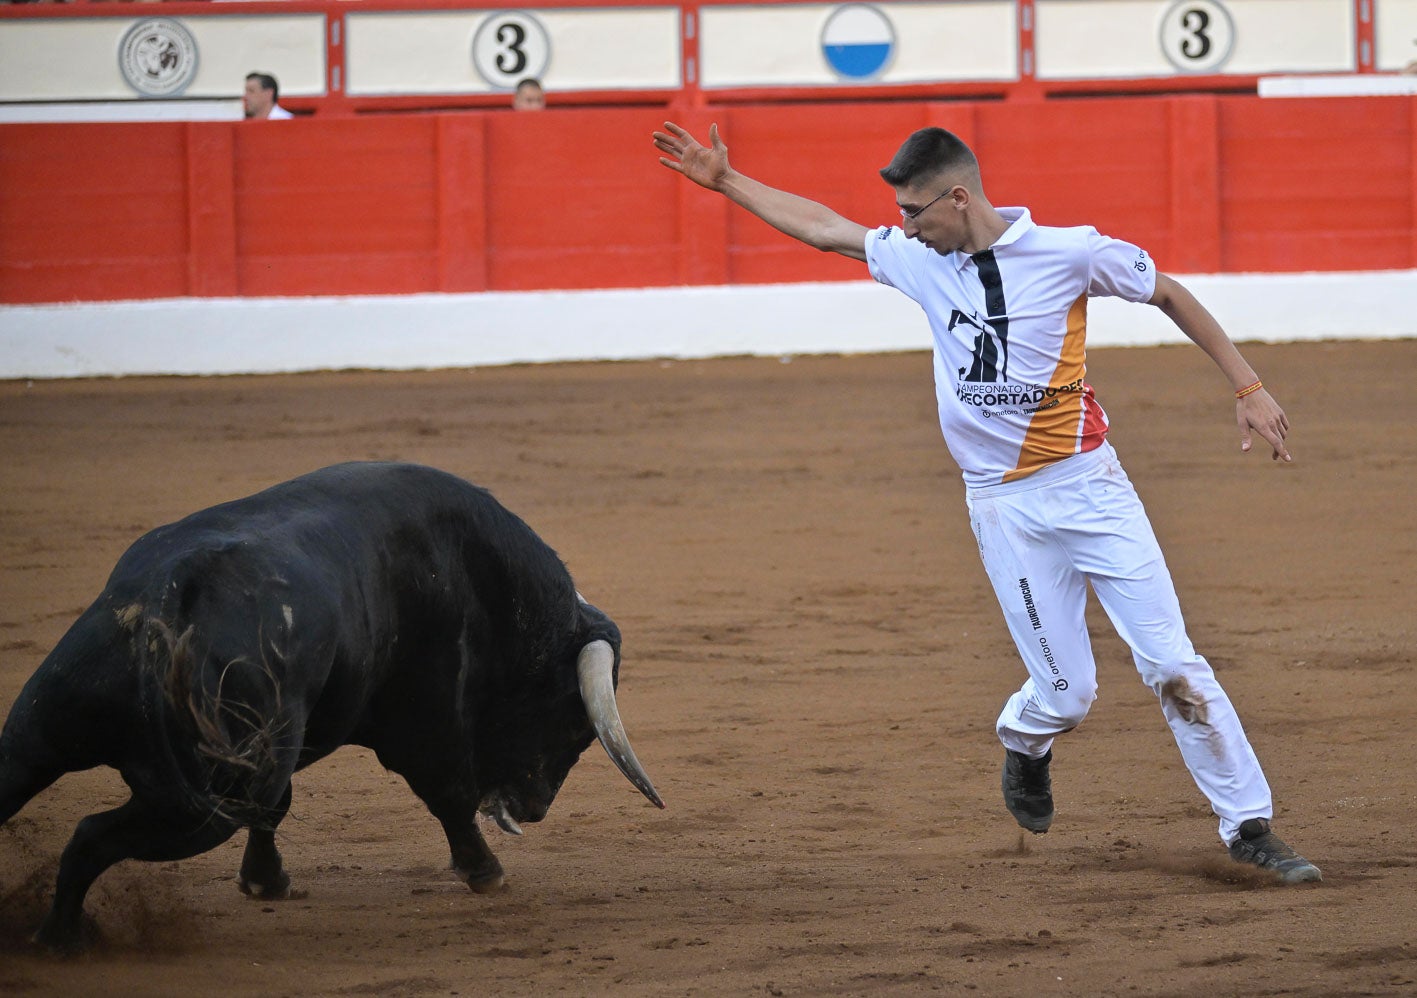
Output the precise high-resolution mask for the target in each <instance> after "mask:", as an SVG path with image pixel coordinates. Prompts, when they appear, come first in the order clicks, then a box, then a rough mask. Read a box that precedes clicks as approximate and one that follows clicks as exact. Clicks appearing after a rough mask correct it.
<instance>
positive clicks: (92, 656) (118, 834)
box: [0, 463, 664, 949]
mask: <svg viewBox="0 0 1417 998" xmlns="http://www.w3.org/2000/svg"><path fill="white" fill-rule="evenodd" d="M619 665H620V632H619V629H618V628H616V626H615V624H614V622H613V621H611V620H610V618H609V617H607V616H606V615H605V614H604V613H602V612H601V611H599V610H597V609H596V608H595V607H593V606H591V605H590V604H589V603H587V602H585V601H584V600H583V599H582V598H581V597H580V595H579V594H578V593H577V592H576V589H575V585H574V583H573V582H572V580H571V576H570V574H569V573H568V572H567V571H566V568H565V566H564V565H563V564H562V563H561V560H560V559H559V558H558V557H557V555H556V553H555V552H554V551H552V550H551V549H550V548H549V547H548V546H547V545H546V544H545V543H544V542H543V541H542V540H541V539H540V538H539V537H538V536H537V535H536V534H535V533H534V532H533V531H532V530H531V528H530V527H528V526H527V525H526V524H525V523H524V522H523V521H522V520H520V519H519V518H518V517H516V516H515V515H513V514H512V513H510V512H509V511H507V510H506V509H505V508H504V507H502V506H501V505H500V504H499V503H498V502H497V501H496V500H495V499H493V498H492V496H491V495H490V494H489V493H487V492H485V491H484V490H482V489H479V488H477V487H475V486H473V485H470V484H468V483H467V482H465V481H463V480H461V479H459V478H456V477H454V476H452V475H449V474H446V473H444V472H441V471H436V470H434V469H431V468H424V467H419V466H417V465H408V464H363V463H357V464H344V465H337V466H335V467H331V468H325V469H323V470H321V471H316V472H314V473H312V474H309V475H305V476H304V477H301V478H297V479H294V480H293V481H289V482H285V483H283V484H281V485H277V486H275V487H273V488H270V489H267V490H266V491H264V492H261V493H258V494H257V495H254V496H250V497H248V498H245V499H240V500H237V501H235V502H229V503H225V504H223V505H220V506H215V507H213V508H211V509H207V510H203V511H201V512H198V513H194V514H193V515H191V516H189V517H187V518H185V519H183V520H181V521H179V522H177V523H174V524H170V525H168V526H165V527H159V528H157V529H156V530H153V531H151V532H150V533H148V534H146V535H145V536H144V537H142V538H140V539H139V540H138V541H137V542H136V543H134V544H133V546H132V547H131V548H129V549H128V551H127V552H125V553H124V554H123V556H122V557H121V558H120V559H119V560H118V564H117V566H116V567H115V568H114V570H113V574H112V575H111V576H110V578H109V580H108V584H107V586H106V587H105V588H104V590H103V592H102V593H101V594H100V595H99V597H98V599H96V600H95V601H94V602H93V604H92V605H91V606H90V607H89V608H88V609H87V610H85V611H84V613H83V614H82V615H81V616H80V617H79V619H78V620H77V621H76V622H75V623H74V625H73V626H72V627H71V628H70V629H69V631H68V632H67V633H66V634H65V635H64V637H63V638H62V639H61V640H60V641H59V644H58V645H57V646H56V647H55V648H54V650H53V651H52V652H51V653H50V654H49V656H48V657H47V658H46V659H45V660H44V662H43V663H42V664H41V665H40V667H39V669H38V670H37V671H36V672H35V674H34V676H33V677H31V678H30V680H29V682H27V683H26V684H25V687H24V689H23V690H22V691H21V692H20V696H19V699H18V700H17V701H16V702H15V704H14V707H13V708H12V709H11V711H10V715H9V718H8V719H7V720H6V722H5V727H4V730H3V732H0V823H3V822H5V821H7V820H9V818H10V817H11V816H12V815H14V814H15V812H17V811H18V810H19V809H20V808H21V807H23V806H24V804H25V803H26V802H27V801H29V800H30V799H31V798H32V797H34V796H35V795H36V794H38V793H39V792H40V791H41V790H43V789H44V788H45V787H47V786H49V785H50V784H52V783H53V782H54V781H55V780H56V779H58V778H59V777H60V776H62V775H63V774H64V773H66V772H72V771H75V770H81V769H87V768H90V767H93V766H99V765H107V766H112V767H114V768H115V769H117V770H118V771H119V772H120V773H121V774H122V777H123V779H124V781H125V782H126V783H127V784H128V787H129V788H130V790H131V791H132V795H131V797H130V798H129V800H128V801H127V802H126V803H125V804H123V805H122V806H121V807H118V808H116V809H114V810H111V811H105V812H102V813H99V814H93V815H90V816H88V817H87V818H84V819H83V820H82V821H80V822H79V824H78V827H77V829H76V830H75V833H74V837H73V839H72V840H71V841H70V842H69V845H68V847H67V848H65V850H64V854H63V858H62V859H61V861H60V866H59V874H58V880H57V883H56V887H55V897H54V903H53V906H52V907H51V909H50V911H49V914H48V915H47V916H46V918H45V920H44V922H43V924H42V925H41V927H40V929H39V931H38V933H37V935H36V938H37V939H38V940H39V941H40V942H42V943H44V944H46V945H48V946H51V947H53V948H58V949H74V948H77V947H79V946H81V945H82V943H83V941H84V939H83V937H84V935H85V933H86V932H87V931H88V929H87V928H86V927H85V922H84V918H83V902H84V896H85V894H87V892H88V890H89V888H90V887H91V886H92V884H93V882H94V880H95V879H96V878H97V877H98V876H99V875H100V874H101V873H103V871H104V870H106V869H108V868H109V867H110V866H112V865H113V864H114V863H116V862H118V861H120V860H123V859H129V858H134V859H142V860H151V861H167V860H174V859H182V858H185V857H188V856H194V855H197V854H198V853H201V852H205V851H206V850H208V849H211V848H214V847H215V846H217V845H219V844H221V843H222V842H224V841H226V840H227V839H228V838H230V837H231V836H232V835H233V834H235V832H236V831H237V830H238V829H240V828H243V827H244V828H247V829H249V835H248V839H247V844H246V851H245V855H244V857H243V859H242V862H241V871H240V881H239V883H240V886H241V889H242V890H243V891H246V892H247V893H250V894H255V895H258V896H261V897H283V896H286V895H288V893H289V885H290V878H289V877H288V876H287V875H286V873H285V870H284V868H283V866H282V863H281V857H280V853H279V852H278V850H277V849H276V844H275V831H276V826H277V825H278V824H279V823H280V821H281V819H282V818H283V817H284V816H285V813H286V811H287V810H288V809H289V807H290V798H291V791H290V780H291V774H293V773H294V772H295V771H296V770H298V769H300V768H302V767H304V766H307V765H309V764H310V763H312V762H314V761H315V760H317V759H319V758H321V757H323V756H325V755H328V754H329V753H331V752H333V751H334V750H335V749H337V748H338V747H340V746H341V745H346V744H354V745H364V746H367V747H369V748H371V749H373V750H374V752H375V753H376V754H377V756H378V758H379V761H380V762H381V763H382V764H383V765H384V766H386V767H387V768H388V769H390V770H392V771H394V772H396V773H398V774H400V775H401V776H403V777H404V779H406V780H407V781H408V784H409V786H410V787H411V788H412V789H413V791H414V792H415V793H416V794H417V795H418V796H419V797H420V798H422V800H423V801H424V802H425V803H426V804H427V805H428V809H429V810H430V811H431V812H432V813H433V815H434V816H435V817H437V819H438V820H439V821H440V822H441V823H442V825H443V830H444V832H445V833H446V835H447V838H448V843H449V845H450V846H451V847H452V863H453V868H454V869H455V870H456V871H457V872H458V874H459V875H460V876H461V877H462V878H463V879H464V880H465V881H466V882H467V884H468V886H469V887H471V888H472V889H473V890H475V891H479V892H485V891H490V890H494V889H496V888H498V887H500V886H501V884H502V882H503V874H502V866H501V864H500V863H499V862H498V861H497V858H496V856H494V855H493V854H492V852H491V850H490V849H488V847H487V843H486V842H485V841H484V840H483V838H482V834H481V832H480V831H479V829H478V827H477V814H478V812H479V811H481V812H482V813H483V814H484V815H486V816H488V817H490V818H492V819H494V820H495V821H496V822H497V823H498V824H499V825H500V826H501V827H503V828H504V829H506V830H508V831H512V832H519V831H520V829H519V828H518V825H517V822H519V821H539V820H540V819H541V818H542V817H543V816H544V815H545V814H546V811H547V808H548V807H550V805H551V802H552V800H553V798H554V797H555V796H556V792H557V790H558V789H559V788H560V786H561V783H562V781H563V780H564V779H565V778H566V774H567V773H568V772H569V771H570V769H571V767H572V766H573V765H574V764H575V762H576V760H577V759H578V758H579V757H580V754H581V753H582V752H583V751H584V750H585V749H586V748H587V747H588V746H589V745H590V743H591V742H592V741H593V740H595V739H596V738H598V739H599V740H600V742H601V744H602V745H603V746H604V747H605V749H606V751H607V752H608V753H609V755H610V758H611V759H612V760H613V761H614V763H615V765H616V766H617V767H619V769H620V771H621V772H622V773H624V774H625V776H626V777H628V778H629V780H630V781H631V782H632V783H634V785H635V786H636V787H638V788H639V790H640V791H641V792H642V793H643V794H644V795H645V796H646V797H647V798H649V799H650V800H651V801H652V802H654V803H655V804H656V805H658V806H660V807H663V806H664V805H663V803H662V802H661V801H660V799H659V796H658V794H656V793H655V790H654V787H653V786H652V785H651V784H650V781H649V778H648V776H646V775H645V772H644V770H643V769H642V768H641V766H640V764H639V762H638V761H637V760H636V758H635V755H634V752H633V751H632V750H631V748H630V746H629V742H628V740H627V739H626V737H625V731H624V728H623V726H622V725H621V723H620V718H619V713H618V711H617V710H616V707H615V682H616V678H617V674H618V671H619Z"/></svg>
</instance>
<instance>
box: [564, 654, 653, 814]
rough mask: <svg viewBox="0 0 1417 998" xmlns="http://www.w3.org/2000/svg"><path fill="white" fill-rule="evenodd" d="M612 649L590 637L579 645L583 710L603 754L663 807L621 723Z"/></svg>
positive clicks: (579, 675) (578, 664) (640, 789)
mask: <svg viewBox="0 0 1417 998" xmlns="http://www.w3.org/2000/svg"><path fill="white" fill-rule="evenodd" d="M614 669H615V652H614V650H613V649H612V648H611V647H610V643H609V642H607V641H592V642H591V643H590V644H588V645H586V646H585V647H584V648H582V649H581V653H580V656H579V657H578V658H577V659H576V676H577V677H578V678H579V679H580V684H581V699H582V700H583V701H585V710H586V714H587V715H588V716H589V717H590V723H591V724H592V725H594V727H595V736H596V738H598V739H600V744H601V745H603V746H604V747H605V754H606V755H608V756H610V761H611V762H613V763H615V768H616V769H618V770H620V772H621V773H624V774H625V779H627V780H629V781H630V782H631V783H633V784H634V785H635V787H636V789H638V790H639V792H640V793H642V794H644V795H645V796H646V797H647V798H649V801H650V803H651V804H653V805H654V806H655V807H663V806H664V801H662V800H660V799H659V794H657V793H655V790H654V784H652V783H650V781H649V776H648V775H646V773H645V771H644V767H643V766H641V765H640V760H638V759H636V758H635V750H634V749H632V748H630V739H629V738H628V737H626V735H625V726H624V725H623V724H621V723H620V711H619V708H617V707H616V706H615V680H614V677H613V674H614Z"/></svg>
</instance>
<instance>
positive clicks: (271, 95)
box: [241, 73, 280, 118]
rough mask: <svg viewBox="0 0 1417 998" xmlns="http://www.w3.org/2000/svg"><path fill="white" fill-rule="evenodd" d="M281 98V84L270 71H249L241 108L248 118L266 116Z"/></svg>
mask: <svg viewBox="0 0 1417 998" xmlns="http://www.w3.org/2000/svg"><path fill="white" fill-rule="evenodd" d="M279 98H280V84H279V83H277V82H276V78H275V77H274V76H272V75H271V74H270V73H247V74H246V90H245V92H244V93H243V94H242V95H241V108H242V110H243V111H245V113H246V117H248V118H265V117H267V116H269V115H270V113H271V108H273V107H275V106H276V101H277V100H278V99H279Z"/></svg>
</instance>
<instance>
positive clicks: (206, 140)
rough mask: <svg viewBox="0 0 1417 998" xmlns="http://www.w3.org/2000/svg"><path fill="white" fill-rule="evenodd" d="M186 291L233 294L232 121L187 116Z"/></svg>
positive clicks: (233, 187) (233, 206)
mask: <svg viewBox="0 0 1417 998" xmlns="http://www.w3.org/2000/svg"><path fill="white" fill-rule="evenodd" d="M184 127H185V130H186V133H187V134H186V139H187V232H188V239H189V240H190V245H189V249H188V255H187V293H188V294H189V295H197V296H218V297H220V296H229V295H234V294H236V292H237V284H236V186H235V174H234V168H233V161H234V153H233V146H234V143H233V141H232V128H233V126H232V125H231V124H230V123H229V122H215V121H213V122H206V121H203V122H188V123H187V124H186V125H185V126H184Z"/></svg>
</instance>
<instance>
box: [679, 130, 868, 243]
mask: <svg viewBox="0 0 1417 998" xmlns="http://www.w3.org/2000/svg"><path fill="white" fill-rule="evenodd" d="M654 145H655V148H657V149H658V150H659V151H660V152H662V153H665V154H666V155H664V156H661V157H659V161H660V162H661V163H663V164H664V165H665V166H667V167H668V168H669V169H671V170H673V171H674V172H676V173H681V174H683V175H684V176H685V177H688V178H689V179H690V180H692V181H693V182H694V183H696V184H698V185H699V186H700V187H706V188H708V189H709V190H711V191H717V192H718V193H720V194H722V195H723V196H724V197H726V198H728V200H730V201H732V202H733V203H734V204H736V205H738V206H739V207H741V208H745V209H746V210H748V211H751V212H752V213H753V214H754V215H757V216H758V217H759V218H761V219H762V220H763V221H764V222H767V223H768V224H769V225H771V226H772V227H773V228H774V229H777V230H778V231H780V232H785V233H786V234H787V235H789V236H791V237H792V238H793V239H797V240H800V241H801V242H804V243H806V244H807V245H808V246H812V247H815V248H816V249H819V250H824V251H830V252H832V253H840V254H841V255H842V256H849V257H851V258H852V259H853V260H865V259H866V233H867V231H868V230H867V228H866V226H864V225H861V224H860V223H858V222H853V221H851V220H850V219H848V218H843V217H842V216H840V215H838V214H837V213H836V212H834V211H832V210H831V209H830V208H828V207H827V206H826V205H823V204H818V203H817V202H816V201H811V200H808V199H807V198H804V197H799V196H798V195H796V194H790V193H788V192H787V191H780V190H777V189H776V188H773V187H769V186H767V185H766V184H763V183H759V182H758V181H756V180H754V179H753V178H751V177H748V176H745V175H744V174H741V173H739V172H738V171H737V170H735V169H733V167H731V166H729V165H728V147H727V146H726V145H724V143H723V140H722V139H721V138H719V135H718V126H717V125H710V126H709V145H708V146H704V145H703V144H701V143H700V142H699V141H698V140H697V139H695V138H694V137H693V136H692V135H690V134H689V133H688V132H687V131H686V130H685V129H683V128H681V127H679V126H678V125H676V124H674V123H673V122H672V121H666V122H665V123H664V131H662V132H655V133H654Z"/></svg>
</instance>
